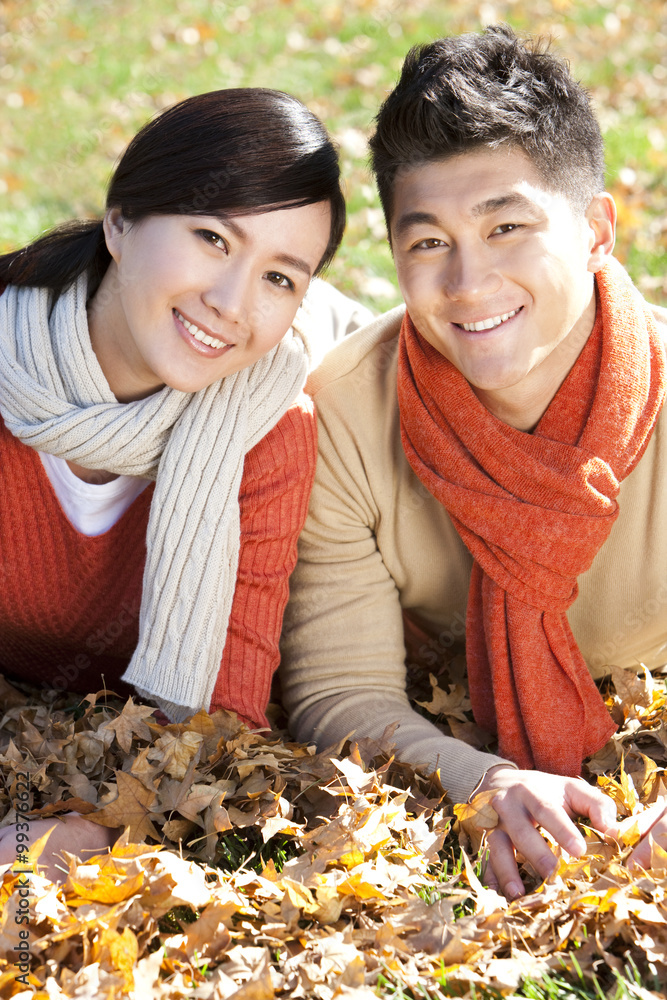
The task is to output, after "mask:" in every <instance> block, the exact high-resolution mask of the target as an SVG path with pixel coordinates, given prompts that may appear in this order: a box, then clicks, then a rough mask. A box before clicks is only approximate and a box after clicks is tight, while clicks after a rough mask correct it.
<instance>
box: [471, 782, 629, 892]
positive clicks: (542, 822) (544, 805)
mask: <svg viewBox="0 0 667 1000" xmlns="http://www.w3.org/2000/svg"><path fill="white" fill-rule="evenodd" d="M495 789H497V794H496V795H494V797H493V799H492V804H493V808H494V809H495V810H496V812H497V813H498V820H499V821H498V826H497V827H496V828H495V829H494V830H492V831H491V832H490V833H489V835H488V837H487V843H488V845H489V859H488V864H487V869H486V873H485V881H486V882H487V884H489V885H490V886H491V887H492V888H494V889H498V890H499V891H500V892H502V893H503V895H505V896H506V897H507V898H508V899H517V898H518V897H519V896H522V895H523V894H524V891H525V890H524V886H523V883H522V881H521V877H520V875H519V869H518V866H517V863H516V857H515V851H519V852H520V853H521V854H522V855H523V857H524V858H525V859H526V861H528V862H530V864H531V865H532V866H533V868H535V870H536V871H537V872H538V873H539V874H540V875H541V876H542V878H547V876H549V875H550V874H551V873H552V871H553V870H554V869H555V868H556V864H557V862H556V858H555V857H554V855H553V852H552V851H551V850H550V848H549V847H548V845H547V844H546V842H545V841H544V839H543V838H542V837H541V836H540V834H539V832H538V831H537V829H536V827H538V826H541V827H543V828H544V829H545V830H547V831H548V832H549V833H550V834H551V836H552V837H553V838H554V839H555V840H556V841H557V842H558V843H559V844H560V846H561V847H562V848H563V849H564V850H565V851H567V853H568V854H572V855H574V856H575V857H579V856H580V855H582V854H583V853H584V852H585V850H586V842H585V841H584V838H583V837H582V835H581V834H580V833H579V831H578V830H577V828H576V826H575V825H574V823H573V822H572V817H573V816H587V817H588V818H589V820H590V823H591V826H592V827H594V828H595V829H596V830H599V831H600V833H606V832H607V831H608V830H609V829H610V827H613V826H615V825H616V807H615V806H614V803H613V802H612V800H611V799H610V798H609V797H608V796H607V795H604V793H603V792H601V791H599V790H598V789H597V788H594V787H592V786H591V785H588V784H586V782H585V781H581V780H580V779H579V778H563V777H561V776H560V775H557V774H546V773H545V772H544V771H518V770H515V769H514V768H513V767H510V766H507V767H505V766H503V765H499V766H498V767H494V768H492V769H491V770H490V771H487V773H486V775H485V776H484V780H483V782H482V784H481V785H480V786H479V788H478V792H486V791H493V790H495Z"/></svg>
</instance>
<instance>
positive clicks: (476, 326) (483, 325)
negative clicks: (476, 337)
mask: <svg viewBox="0 0 667 1000" xmlns="http://www.w3.org/2000/svg"><path fill="white" fill-rule="evenodd" d="M522 309H523V306H519V308H518V309H513V310H512V311H511V312H508V313H502V314H501V315H500V316H491V317H489V319H482V320H478V321H477V322H476V323H455V324H454V326H460V327H461V329H463V330H465V331H466V332H467V333H480V332H481V331H482V330H493V329H494V327H496V326H500V324H501V323H505V322H507V320H508V319H512V317H513V316H516V315H517V313H519V312H521V310H522Z"/></svg>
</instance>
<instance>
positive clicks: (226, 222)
mask: <svg viewBox="0 0 667 1000" xmlns="http://www.w3.org/2000/svg"><path fill="white" fill-rule="evenodd" d="M211 218H212V219H217V220H218V221H219V222H220V224H221V225H222V226H226V227H227V229H230V230H231V231H232V232H233V233H234V236H236V237H237V239H239V240H242V241H243V242H245V241H246V240H247V239H248V234H247V233H246V232H245V230H244V229H243V227H242V226H239V224H238V222H235V221H234V220H233V219H230V218H227V217H226V216H224V215H213V216H211ZM273 259H274V260H275V261H276V262H277V263H279V264H285V265H286V266H287V267H294V268H296V270H297V271H302V272H303V273H304V274H305V275H306V277H307V278H308V279H310V278H312V276H313V272H312V269H311V267H310V264H308V262H307V261H305V260H303V259H302V258H301V257H294V256H292V254H289V253H277V254H275V256H274V258H273Z"/></svg>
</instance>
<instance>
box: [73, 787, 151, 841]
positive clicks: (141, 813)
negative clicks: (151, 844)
mask: <svg viewBox="0 0 667 1000" xmlns="http://www.w3.org/2000/svg"><path fill="white" fill-rule="evenodd" d="M116 781H117V784H118V796H117V798H115V799H114V800H113V802H111V803H109V805H106V806H104V808H103V809H99V810H98V811H97V812H95V813H91V814H90V815H89V816H88V817H87V819H89V820H92V822H93V823H99V824H100V825H101V826H110V827H128V828H129V831H130V838H131V839H132V840H133V841H136V842H140V841H142V840H144V839H145V838H146V837H152V838H153V839H154V840H159V839H160V835H159V833H158V832H157V830H156V829H155V827H154V826H153V824H152V822H151V819H150V816H151V814H152V812H153V808H154V806H155V803H156V800H157V796H156V794H155V792H151V791H149V790H148V789H147V788H146V786H145V785H142V783H141V782H140V781H138V780H137V779H136V778H134V777H132V775H131V774H127V773H126V772H125V771H116Z"/></svg>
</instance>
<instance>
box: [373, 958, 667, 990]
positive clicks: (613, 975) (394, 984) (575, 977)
mask: <svg viewBox="0 0 667 1000" xmlns="http://www.w3.org/2000/svg"><path fill="white" fill-rule="evenodd" d="M567 958H568V960H569V964H570V965H572V967H573V971H572V972H563V973H554V974H553V975H549V974H545V975H544V976H543V977H542V979H541V980H539V982H538V981H537V980H534V979H530V978H527V979H524V980H523V982H522V983H521V985H520V986H519V987H517V989H516V990H515V991H514V992H513V993H509V992H508V991H505V992H503V993H501V992H500V991H499V990H496V989H491V988H488V987H485V986H484V985H480V984H477V985H475V984H474V983H471V984H470V988H469V991H468V990H467V989H466V986H465V985H464V984H462V983H460V982H456V983H454V982H452V983H451V984H448V981H447V975H446V973H445V972H444V971H443V972H442V973H441V974H440V976H436V977H435V980H434V982H435V983H436V984H437V985H432V984H431V983H429V984H426V983H424V984H420V985H419V986H418V987H416V988H415V987H409V986H408V985H407V984H406V983H404V982H401V980H400V979H398V978H397V977H396V976H394V975H393V974H392V973H390V972H389V971H388V970H385V972H386V974H380V976H379V977H378V984H377V995H378V996H379V997H384V998H390V1000H447V998H449V997H460V996H469V997H470V998H471V1000H501V997H510V996H511V997H527V998H529V1000H641V998H643V997H646V991H647V990H654V991H656V992H655V995H656V996H664V994H663V993H662V992H660V991H661V987H662V986H663V985H664V984H661V983H659V982H658V980H657V978H656V977H654V976H652V975H651V974H650V973H649V974H648V975H645V976H642V975H641V973H640V971H639V969H638V968H637V966H636V965H635V963H634V962H633V960H632V958H631V957H628V958H627V960H626V961H625V963H624V968H623V972H622V973H619V972H617V971H615V970H614V971H612V970H610V969H608V968H606V969H605V973H604V975H603V974H600V975H596V974H593V975H584V973H583V972H582V970H581V968H580V967H579V964H578V962H577V959H576V956H575V955H574V954H572V953H570V954H569V955H568V956H567ZM563 965H565V960H563Z"/></svg>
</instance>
